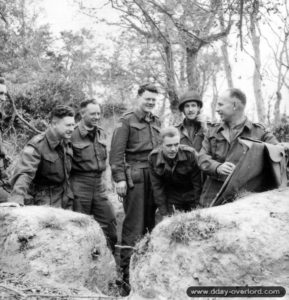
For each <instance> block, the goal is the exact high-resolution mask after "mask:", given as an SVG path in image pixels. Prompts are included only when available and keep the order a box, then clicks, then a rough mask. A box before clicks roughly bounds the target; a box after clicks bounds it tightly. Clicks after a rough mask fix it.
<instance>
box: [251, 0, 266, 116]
mask: <svg viewBox="0 0 289 300" xmlns="http://www.w3.org/2000/svg"><path fill="white" fill-rule="evenodd" d="M258 11H259V0H255V1H254V4H253V12H252V13H251V15H250V32H251V38H252V46H253V50H254V62H255V69H254V75H253V86H254V95H255V101H256V106H257V114H258V118H259V121H260V122H264V121H265V105H264V99H263V94H262V77H261V55H260V36H258V34H257V31H256V26H257V25H256V24H257V22H258V20H257V14H258Z"/></svg>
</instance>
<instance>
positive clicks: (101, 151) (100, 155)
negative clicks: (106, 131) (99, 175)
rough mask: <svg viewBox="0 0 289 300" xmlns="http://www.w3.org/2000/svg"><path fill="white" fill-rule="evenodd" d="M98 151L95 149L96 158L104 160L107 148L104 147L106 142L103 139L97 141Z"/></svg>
mask: <svg viewBox="0 0 289 300" xmlns="http://www.w3.org/2000/svg"><path fill="white" fill-rule="evenodd" d="M97 146H98V147H97V148H98V151H97V155H98V158H99V159H101V160H106V158H107V148H106V142H105V140H99V141H98V145H97Z"/></svg>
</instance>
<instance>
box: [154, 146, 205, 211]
mask: <svg viewBox="0 0 289 300" xmlns="http://www.w3.org/2000/svg"><path fill="white" fill-rule="evenodd" d="M196 155H197V154H196V151H195V150H194V149H193V148H191V147H189V146H186V145H180V147H179V150H178V153H177V155H176V157H175V159H173V160H169V159H167V158H166V157H164V155H163V152H162V149H161V148H158V149H155V150H153V151H152V152H151V154H150V156H149V167H150V175H151V182H152V187H153V193H154V198H155V201H156V203H157V205H158V208H159V211H160V214H161V215H170V214H171V213H172V206H173V205H174V206H175V208H176V209H178V210H181V211H191V210H192V209H193V208H195V207H196V205H197V204H198V203H199V198H200V195H201V191H202V187H201V172H200V169H199V167H198V165H197V161H196V160H197V158H196Z"/></svg>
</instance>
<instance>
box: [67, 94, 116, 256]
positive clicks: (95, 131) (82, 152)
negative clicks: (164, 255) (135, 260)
mask: <svg viewBox="0 0 289 300" xmlns="http://www.w3.org/2000/svg"><path fill="white" fill-rule="evenodd" d="M80 114H81V117H82V119H81V121H80V122H79V123H78V124H77V125H76V127H75V129H74V132H73V134H72V138H71V141H72V147H73V163H72V171H71V187H72V190H73V194H74V203H75V205H74V210H75V211H77V212H82V213H85V214H88V215H93V217H94V218H95V220H96V221H97V222H98V223H99V224H100V226H101V227H102V229H103V231H104V233H105V235H106V237H107V239H108V242H109V246H110V247H111V249H112V251H113V252H114V248H115V244H116V242H117V235H116V218H115V214H114V210H113V207H112V205H111V203H110V202H109V200H108V197H107V195H106V188H105V178H104V175H105V174H104V171H105V169H106V159H107V150H106V134H105V133H104V131H103V129H102V128H101V127H100V126H98V122H99V119H100V114H101V109H100V106H99V104H98V103H97V102H96V101H95V100H93V99H92V100H86V101H83V102H81V103H80Z"/></svg>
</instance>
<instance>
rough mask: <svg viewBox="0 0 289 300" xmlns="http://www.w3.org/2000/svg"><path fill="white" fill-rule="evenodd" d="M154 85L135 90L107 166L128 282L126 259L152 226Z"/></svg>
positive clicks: (155, 138) (156, 133) (155, 129)
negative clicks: (119, 207)
mask: <svg viewBox="0 0 289 300" xmlns="http://www.w3.org/2000/svg"><path fill="white" fill-rule="evenodd" d="M157 96H158V90H157V88H156V87H155V86H154V85H152V84H145V85H143V86H141V87H140V88H139V90H138V97H137V102H138V105H137V109H136V110H135V111H133V112H129V113H126V114H125V115H124V116H123V117H122V118H121V119H120V121H119V123H118V124H117V128H116V129H115V131H114V134H113V138H112V142H111V150H110V165H111V171H112V177H113V180H114V182H115V185H116V191H117V193H118V195H119V196H120V197H123V206H124V211H125V219H124V222H123V228H122V245H123V246H126V247H125V248H123V249H122V250H121V268H122V271H123V280H124V281H125V282H126V283H128V282H129V272H128V271H129V261H130V256H131V254H132V250H131V249H128V247H127V246H131V247H133V246H134V245H135V243H136V242H137V240H138V239H139V238H141V237H142V236H143V235H144V234H145V233H146V232H147V231H151V230H152V229H153V227H154V225H155V210H156V207H155V204H154V201H153V195H152V189H151V184H150V178H149V171H148V155H149V153H150V152H151V151H152V149H153V148H155V147H156V146H158V144H159V130H160V125H161V124H160V121H159V119H158V117H156V116H155V115H153V113H152V111H153V109H154V108H155V105H156V100H157Z"/></svg>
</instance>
